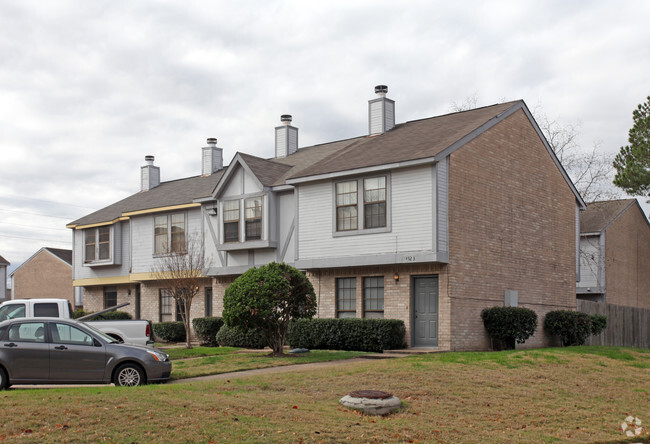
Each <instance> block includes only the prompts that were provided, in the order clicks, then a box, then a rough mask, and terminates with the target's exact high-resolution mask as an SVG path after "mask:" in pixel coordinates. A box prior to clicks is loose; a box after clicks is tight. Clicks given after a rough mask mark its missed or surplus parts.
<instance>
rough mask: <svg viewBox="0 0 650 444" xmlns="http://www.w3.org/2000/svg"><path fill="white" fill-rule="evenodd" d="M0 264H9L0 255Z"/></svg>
mask: <svg viewBox="0 0 650 444" xmlns="http://www.w3.org/2000/svg"><path fill="white" fill-rule="evenodd" d="M0 265H11V264H10V263H9V261H8V260H7V259H5V258H4V257H2V256H0Z"/></svg>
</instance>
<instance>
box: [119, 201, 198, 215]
mask: <svg viewBox="0 0 650 444" xmlns="http://www.w3.org/2000/svg"><path fill="white" fill-rule="evenodd" d="M200 206H201V204H200V203H190V204H183V205H172V206H170V207H158V208H150V209H148V210H138V211H129V212H128V213H122V216H138V215H140V214H149V213H160V212H163V211H174V210H182V209H184V208H196V207H200Z"/></svg>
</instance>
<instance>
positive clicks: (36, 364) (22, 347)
mask: <svg viewBox="0 0 650 444" xmlns="http://www.w3.org/2000/svg"><path fill="white" fill-rule="evenodd" d="M171 369H172V365H171V362H169V356H168V355H167V354H165V353H163V352H161V351H160V350H157V349H155V348H150V347H143V346H138V345H129V344H120V343H117V342H116V341H115V340H114V339H113V338H111V337H109V336H107V335H105V334H104V333H102V332H101V331H99V330H96V329H95V328H93V327H91V326H89V325H87V324H84V323H83V322H77V321H74V320H69V319H59V318H21V319H12V320H9V321H4V322H0V390H2V389H4V388H7V387H9V386H10V385H11V384H97V383H106V384H108V383H111V382H112V383H115V385H120V386H137V385H142V384H146V383H147V382H161V381H167V380H168V379H169V377H170V374H171Z"/></svg>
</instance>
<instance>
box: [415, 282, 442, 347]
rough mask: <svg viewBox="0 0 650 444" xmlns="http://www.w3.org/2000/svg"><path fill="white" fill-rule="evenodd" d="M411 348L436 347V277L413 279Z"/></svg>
mask: <svg viewBox="0 0 650 444" xmlns="http://www.w3.org/2000/svg"><path fill="white" fill-rule="evenodd" d="M413 308H414V313H413V346H414V347H437V346H438V277H437V276H423V277H415V278H413Z"/></svg>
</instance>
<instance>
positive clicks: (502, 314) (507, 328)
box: [481, 307, 537, 350]
mask: <svg viewBox="0 0 650 444" xmlns="http://www.w3.org/2000/svg"><path fill="white" fill-rule="evenodd" d="M481 318H482V319H483V325H484V326H485V329H486V330H487V332H488V334H489V335H490V337H491V338H492V340H493V341H494V348H495V349H496V350H511V349H514V348H515V342H517V343H519V344H522V343H523V342H525V341H526V339H528V338H530V337H531V336H532V335H533V334H534V333H535V329H536V328H537V313H535V312H534V311H533V310H531V309H529V308H523V307H492V308H485V309H484V310H483V311H482V312H481Z"/></svg>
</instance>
